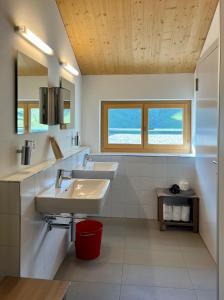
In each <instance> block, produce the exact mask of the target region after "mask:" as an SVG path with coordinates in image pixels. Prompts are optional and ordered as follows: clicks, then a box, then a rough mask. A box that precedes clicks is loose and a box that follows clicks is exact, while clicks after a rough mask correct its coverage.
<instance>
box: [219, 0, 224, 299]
mask: <svg viewBox="0 0 224 300" xmlns="http://www.w3.org/2000/svg"><path fill="white" fill-rule="evenodd" d="M220 10H221V11H220V15H221V18H220V26H221V29H220V72H219V75H220V77H219V170H218V180H219V189H218V222H219V223H218V226H219V230H218V240H219V244H218V247H219V262H218V264H219V300H224V285H223V282H224V268H223V266H224V184H223V182H224V0H221V1H220Z"/></svg>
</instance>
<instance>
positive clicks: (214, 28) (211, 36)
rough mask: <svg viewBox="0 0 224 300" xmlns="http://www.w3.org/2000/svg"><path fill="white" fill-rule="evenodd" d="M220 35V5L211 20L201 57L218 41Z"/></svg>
mask: <svg viewBox="0 0 224 300" xmlns="http://www.w3.org/2000/svg"><path fill="white" fill-rule="evenodd" d="M219 34H220V4H218V5H217V8H216V11H215V14H214V17H213V19H212V23H211V26H210V29H209V32H208V34H207V37H206V40H205V43H204V46H203V49H202V51H201V55H200V56H201V57H202V56H203V54H204V53H205V52H206V50H208V49H209V48H210V46H211V45H212V44H213V43H214V42H215V41H216V40H217V39H219Z"/></svg>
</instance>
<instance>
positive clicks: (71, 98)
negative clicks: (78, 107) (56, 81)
mask: <svg viewBox="0 0 224 300" xmlns="http://www.w3.org/2000/svg"><path fill="white" fill-rule="evenodd" d="M60 87H61V88H62V89H63V90H64V98H63V105H62V107H63V113H62V120H61V128H63V129H66V128H73V127H74V122H75V117H74V116H75V85H74V84H73V83H72V82H70V81H68V80H67V79H65V78H63V77H61V80H60Z"/></svg>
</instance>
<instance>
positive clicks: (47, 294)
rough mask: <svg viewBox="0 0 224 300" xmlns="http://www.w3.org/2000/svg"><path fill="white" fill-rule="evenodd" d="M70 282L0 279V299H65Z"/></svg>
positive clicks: (14, 278)
mask: <svg viewBox="0 0 224 300" xmlns="http://www.w3.org/2000/svg"><path fill="white" fill-rule="evenodd" d="M69 285H70V282H68V281H60V280H45V279H32V278H19V277H5V278H3V279H2V280H1V281H0V299H1V300H65V299H66V294H67V290H68V287H69Z"/></svg>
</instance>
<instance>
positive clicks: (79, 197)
mask: <svg viewBox="0 0 224 300" xmlns="http://www.w3.org/2000/svg"><path fill="white" fill-rule="evenodd" d="M109 184H110V180H107V179H71V180H64V181H63V182H62V187H61V188H56V187H55V186H52V187H50V188H49V189H48V190H46V191H44V192H43V193H41V194H39V195H37V196H36V209H37V211H38V212H41V213H51V214H52V213H84V214H98V213H100V211H101V209H102V207H103V204H104V201H105V197H106V194H107V191H108V188H109Z"/></svg>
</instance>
